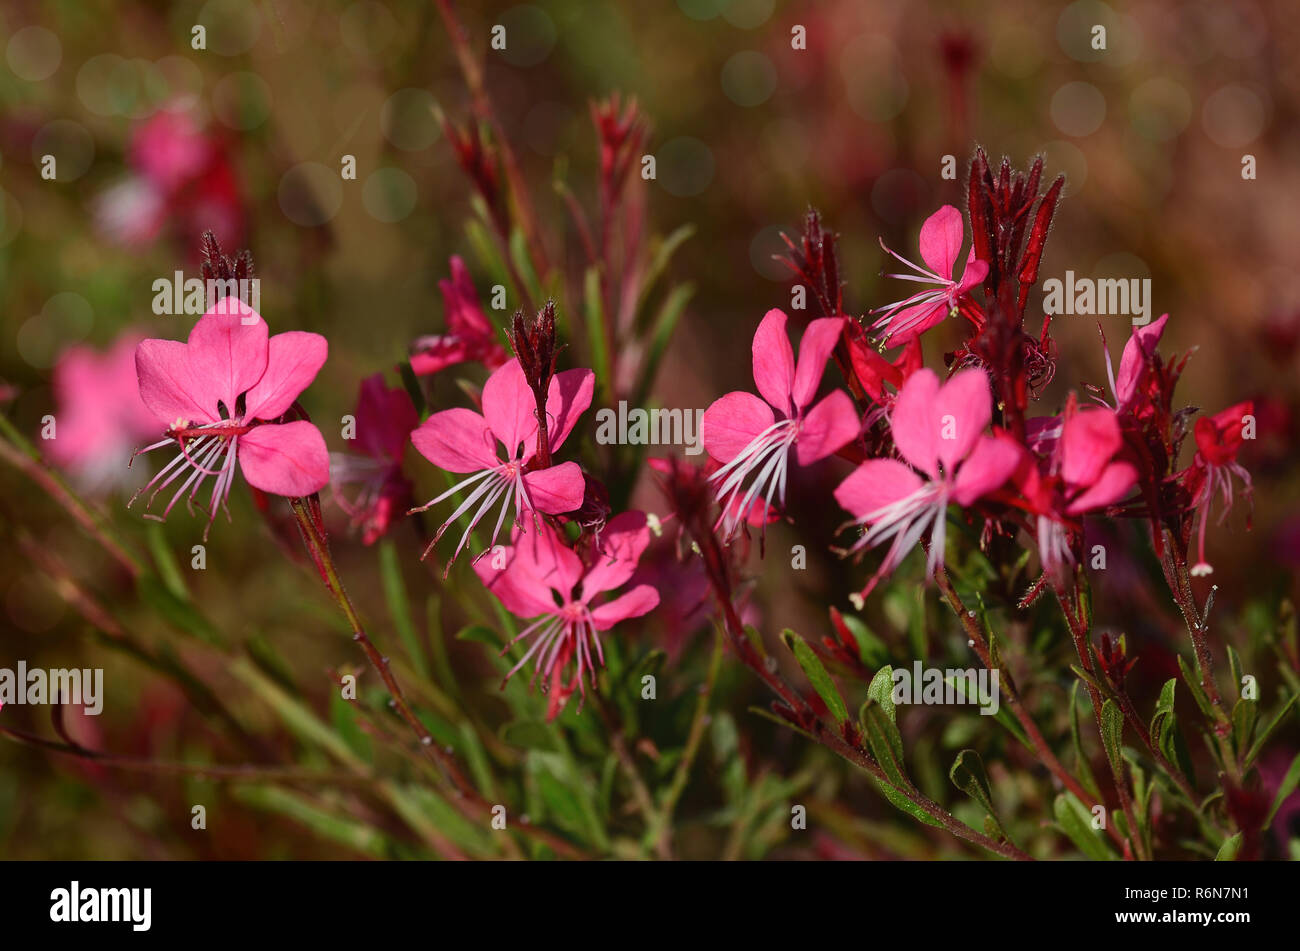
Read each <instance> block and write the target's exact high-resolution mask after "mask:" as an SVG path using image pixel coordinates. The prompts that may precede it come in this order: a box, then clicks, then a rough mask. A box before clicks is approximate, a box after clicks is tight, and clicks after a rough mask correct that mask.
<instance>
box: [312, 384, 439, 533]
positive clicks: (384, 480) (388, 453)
mask: <svg viewBox="0 0 1300 951" xmlns="http://www.w3.org/2000/svg"><path fill="white" fill-rule="evenodd" d="M354 420H355V426H356V444H357V448H358V449H360V450H361V453H360V454H354V453H331V454H330V481H331V483H332V484H333V487H334V497H335V499H337V501H338V503H339V507H340V508H342V509H343V510H344V511H345V512H347V513H348V515H350V516H351V517H352V524H353V525H357V526H360V527H361V530H362V537H361V540H362V542H363V543H364V544H366V545H373V544H374V543H375V542H376V541H378V540H379V538H381V537H382V536H383V535H384V534H386V533H387V531H388V528H389V526H390V525H391V524H392V522H393V520H394V519H395V518H400V517H401V516H402V514H403V513H404V512H405V511H406V509H408V508H409V507H410V505H411V483H410V481H409V480H408V479H407V478H406V477H405V476H404V475H402V454H403V452H405V450H406V443H407V441H408V440H409V439H410V436H411V431H412V430H414V429H415V427H416V426H418V425H419V424H420V416H419V414H418V413H417V412H416V410H415V404H414V403H413V402H411V397H410V395H409V394H408V393H407V392H406V390H404V389H403V388H402V387H400V386H395V387H392V388H391V389H390V388H389V387H387V386H385V385H384V375H383V374H382V373H376V374H374V375H373V376H369V377H367V378H366V379H365V380H363V381H362V382H361V394H360V396H358V397H357V409H356V413H355V415H354ZM348 485H359V486H360V487H361V491H360V493H359V494H358V495H357V497H356V498H355V499H352V500H350V501H349V500H348V499H347V498H345V496H344V495H343V492H342V489H343V488H344V486H348Z"/></svg>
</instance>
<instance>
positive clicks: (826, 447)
mask: <svg viewBox="0 0 1300 951" xmlns="http://www.w3.org/2000/svg"><path fill="white" fill-rule="evenodd" d="M861 429H862V421H861V420H860V419H858V411H857V409H856V408H855V407H854V406H853V400H851V399H850V398H849V394H847V393H845V392H844V391H843V390H832V391H831V392H830V393H829V394H827V395H826V398H825V399H823V400H822V401H821V402H820V403H818V404H817V405H816V406H814V407H813V408H812V409H810V410H809V411H808V413H807V415H805V416H804V418H803V425H802V426H801V427H800V429H799V437H798V438H797V439H796V440H795V444H794V452H795V458H796V459H797V460H798V461H799V465H801V466H807V465H811V464H812V463H814V462H816V461H817V460H818V459H825V458H826V457H827V456H829V455H831V454H832V453H835V452H839V450H840V449H842V448H844V447H845V446H847V445H848V444H849V443H850V442H852V441H853V440H854V439H855V438H857V435H858V433H859V432H860V431H861Z"/></svg>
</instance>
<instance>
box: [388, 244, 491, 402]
mask: <svg viewBox="0 0 1300 951" xmlns="http://www.w3.org/2000/svg"><path fill="white" fill-rule="evenodd" d="M438 289H439V290H441V291H442V302H443V306H444V309H445V310H446V314H447V332H446V333H445V334H439V335H434V336H428V337H420V338H419V339H417V340H416V341H415V342H414V343H413V344H411V350H412V353H411V369H412V370H413V371H415V373H416V374H417V375H418V376H427V375H429V374H431V373H437V372H438V371H439V370H444V369H446V368H447V367H449V366H453V365H455V364H457V363H468V362H477V363H481V364H483V365H484V366H485V367H487V368H488V369H489V370H495V369H496V368H497V367H499V366H501V365H502V364H503V363H505V362H506V351H505V347H503V346H502V345H501V342H500V341H499V340H498V339H497V336H496V330H495V329H494V328H493V326H492V322H491V321H490V320H488V317H487V314H485V313H484V312H483V305H482V304H480V303H479V299H478V292H477V291H475V290H474V281H473V279H472V278H471V277H470V276H469V269H468V268H466V267H465V262H464V261H463V260H461V259H460V257H459V256H453V257H452V259H451V278H450V280H449V279H447V278H443V279H442V280H440V281H439V282H438Z"/></svg>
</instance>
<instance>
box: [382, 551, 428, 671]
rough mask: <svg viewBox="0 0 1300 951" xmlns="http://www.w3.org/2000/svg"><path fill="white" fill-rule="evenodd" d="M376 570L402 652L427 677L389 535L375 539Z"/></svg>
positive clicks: (404, 586)
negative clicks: (380, 579) (376, 550)
mask: <svg viewBox="0 0 1300 951" xmlns="http://www.w3.org/2000/svg"><path fill="white" fill-rule="evenodd" d="M379 573H380V577H381V578H382V579H383V585H384V598H385V600H386V601H387V602H388V614H389V616H390V617H391V618H392V619H393V627H395V628H396V629H397V636H398V638H399V639H400V640H401V642H402V646H403V647H404V648H406V655H407V656H408V657H410V658H411V663H412V665H414V667H415V669H416V671H417V672H418V673H419V675H420V676H421V677H422V678H423V679H425V680H428V679H429V662H428V659H427V658H426V657H425V656H424V649H423V648H422V647H420V638H419V636H418V635H417V634H416V633H415V622H414V621H413V620H412V619H411V605H410V602H409V601H408V600H407V598H406V582H405V581H403V580H402V567H401V563H400V562H399V561H398V558H397V548H396V547H395V546H394V545H393V540H392V539H391V538H385V539H383V541H381V542H380V543H379Z"/></svg>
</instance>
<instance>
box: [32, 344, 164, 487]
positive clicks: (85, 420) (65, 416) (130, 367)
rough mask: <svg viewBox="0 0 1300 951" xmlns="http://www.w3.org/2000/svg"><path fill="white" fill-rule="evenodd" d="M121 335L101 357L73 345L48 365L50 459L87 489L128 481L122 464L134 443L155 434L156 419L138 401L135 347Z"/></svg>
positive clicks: (156, 430) (85, 348) (92, 351)
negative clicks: (53, 409)
mask: <svg viewBox="0 0 1300 951" xmlns="http://www.w3.org/2000/svg"><path fill="white" fill-rule="evenodd" d="M139 342H140V338H139V337H138V336H135V335H126V336H122V337H120V338H118V340H117V342H116V343H114V344H113V346H112V347H111V348H110V349H109V350H108V351H107V352H105V353H99V352H98V351H96V350H94V349H92V348H90V347H86V346H74V347H69V348H68V349H66V350H64V351H63V353H62V354H61V355H60V356H59V362H58V363H57V364H56V365H55V367H54V398H55V401H56V402H57V404H58V412H57V415H56V417H55V419H56V425H57V429H56V430H55V438H54V439H52V440H50V442H49V447H50V448H49V452H50V458H51V459H52V460H53V461H54V462H55V464H57V465H59V466H62V467H63V468H65V469H67V470H68V471H69V472H71V473H72V474H73V475H74V476H75V477H76V479H77V481H78V482H80V483H81V484H82V485H83V486H85V487H86V488H88V489H92V490H94V489H102V488H105V487H107V486H109V485H113V484H123V483H125V482H127V481H129V470H128V469H127V463H128V462H129V461H130V459H131V453H132V451H133V450H134V449H135V447H136V446H137V445H139V442H140V440H142V439H144V438H145V437H146V436H149V435H152V434H155V433H157V432H158V421H157V420H156V419H154V415H153V413H151V412H150V411H149V409H148V407H146V406H145V405H144V403H142V402H141V401H140V388H139V385H138V384H137V383H136V376H135V348H136V344H138V343H139Z"/></svg>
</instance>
